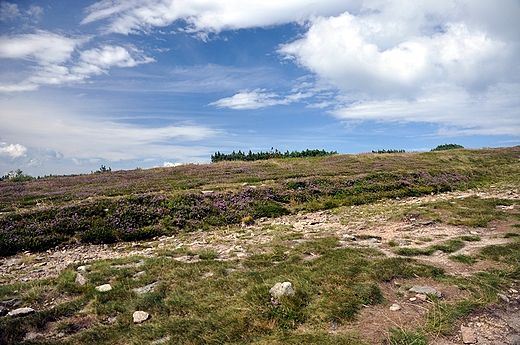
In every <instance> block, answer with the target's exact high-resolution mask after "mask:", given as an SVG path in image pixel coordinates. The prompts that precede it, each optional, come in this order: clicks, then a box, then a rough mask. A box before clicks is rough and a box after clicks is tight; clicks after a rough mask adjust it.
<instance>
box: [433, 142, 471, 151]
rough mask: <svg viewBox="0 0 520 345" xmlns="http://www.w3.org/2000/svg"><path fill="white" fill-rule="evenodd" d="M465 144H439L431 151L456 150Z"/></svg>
mask: <svg viewBox="0 0 520 345" xmlns="http://www.w3.org/2000/svg"><path fill="white" fill-rule="evenodd" d="M463 148H464V146H462V145H458V144H443V145H439V146H437V147H436V148H434V149H432V150H431V151H446V150H454V149H463Z"/></svg>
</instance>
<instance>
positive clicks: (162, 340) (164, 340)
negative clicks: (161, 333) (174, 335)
mask: <svg viewBox="0 0 520 345" xmlns="http://www.w3.org/2000/svg"><path fill="white" fill-rule="evenodd" d="M169 340H170V336H169V335H167V336H166V337H162V338H160V339H157V340H154V341H152V345H155V344H164V343H167V342H168V341H169Z"/></svg>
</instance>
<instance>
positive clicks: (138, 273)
mask: <svg viewBox="0 0 520 345" xmlns="http://www.w3.org/2000/svg"><path fill="white" fill-rule="evenodd" d="M145 273H146V272H145V271H140V272H137V273H136V274H134V276H133V277H132V278H133V279H137V278H139V277H140V276H142V275H143V274H145Z"/></svg>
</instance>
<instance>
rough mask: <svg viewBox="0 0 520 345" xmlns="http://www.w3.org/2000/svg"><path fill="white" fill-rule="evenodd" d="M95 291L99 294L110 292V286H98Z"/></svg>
mask: <svg viewBox="0 0 520 345" xmlns="http://www.w3.org/2000/svg"><path fill="white" fill-rule="evenodd" d="M96 290H97V291H99V292H107V291H110V290H112V285H110V284H103V285H99V286H96Z"/></svg>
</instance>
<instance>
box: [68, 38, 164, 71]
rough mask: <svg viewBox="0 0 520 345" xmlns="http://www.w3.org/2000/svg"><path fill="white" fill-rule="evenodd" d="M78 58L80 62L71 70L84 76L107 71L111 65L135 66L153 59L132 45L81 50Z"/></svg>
mask: <svg viewBox="0 0 520 345" xmlns="http://www.w3.org/2000/svg"><path fill="white" fill-rule="evenodd" d="M80 60H81V62H80V63H79V64H78V65H77V66H74V67H73V68H72V71H73V72H74V73H77V74H78V75H80V76H84V78H86V76H88V75H90V74H95V75H99V74H102V73H107V72H108V69H109V68H111V67H120V68H122V67H135V66H137V65H140V64H145V63H150V62H153V61H155V60H154V59H153V58H151V57H148V56H146V55H145V54H144V53H143V52H142V51H140V50H138V49H137V48H135V47H133V46H130V47H129V48H128V49H127V48H123V47H120V46H110V45H105V46H103V47H102V48H96V49H90V50H86V51H82V52H81V53H80Z"/></svg>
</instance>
